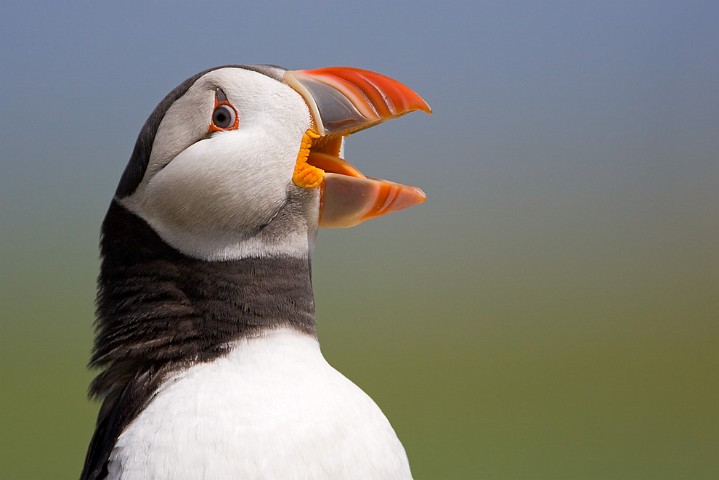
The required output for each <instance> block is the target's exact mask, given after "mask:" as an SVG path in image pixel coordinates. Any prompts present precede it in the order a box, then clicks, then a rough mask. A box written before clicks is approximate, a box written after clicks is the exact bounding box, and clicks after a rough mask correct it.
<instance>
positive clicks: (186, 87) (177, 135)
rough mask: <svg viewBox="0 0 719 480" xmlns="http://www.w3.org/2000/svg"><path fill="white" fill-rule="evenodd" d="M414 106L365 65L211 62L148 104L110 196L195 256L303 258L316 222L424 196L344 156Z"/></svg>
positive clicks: (422, 106) (334, 221)
mask: <svg viewBox="0 0 719 480" xmlns="http://www.w3.org/2000/svg"><path fill="white" fill-rule="evenodd" d="M412 110H424V111H426V112H428V113H429V112H430V109H429V106H428V105H427V104H426V103H425V102H424V100H422V99H421V98H420V97H419V96H418V95H417V94H416V93H414V92H413V91H412V90H410V89H409V88H407V87H405V86H404V85H402V84H400V83H399V82H396V81H394V80H392V79H389V78H387V77H384V76H382V75H379V74H376V73H373V72H368V71H364V70H358V69H353V68H346V67H335V68H326V69H319V70H301V71H290V70H285V69H282V68H279V67H273V66H265V65H260V66H228V67H219V68H215V69H211V70H208V71H205V72H202V73H199V74H197V75H195V76H193V77H191V78H189V79H188V80H186V81H185V82H183V83H182V84H181V85H179V86H178V87H177V88H175V89H174V90H173V91H172V92H170V93H169V94H168V95H167V96H166V97H165V99H164V100H163V101H162V102H160V104H159V105H158V106H157V107H156V108H155V110H154V112H153V113H152V114H151V115H150V118H149V119H148V120H147V122H146V123H145V126H144V127H143V129H142V131H141V132H140V135H139V137H138V140H137V143H136V145H135V149H134V151H133V154H132V157H131V159H130V162H129V164H128V166H127V168H126V169H125V172H124V174H123V176H122V179H121V180H120V184H119V186H118V188H117V192H116V196H115V198H116V200H117V201H118V202H119V203H120V204H122V205H124V206H125V207H126V208H128V209H129V210H130V211H132V212H134V213H135V214H136V215H138V216H139V217H141V218H142V219H144V220H145V221H146V222H147V223H148V224H149V225H151V226H152V228H153V229H154V230H155V231H156V232H157V233H158V234H159V235H160V237H162V238H163V240H164V241H165V242H167V243H168V244H169V245H171V246H172V247H174V248H175V249H177V250H179V251H181V252H182V253H184V254H186V255H189V256H192V257H196V258H202V259H206V260H227V259H234V258H241V257H245V256H266V255H275V254H289V255H293V256H302V255H306V254H307V252H308V250H309V249H310V248H311V244H312V239H313V238H314V234H315V233H316V228H317V226H318V225H319V226H328V227H347V226H352V225H356V224H358V223H360V222H362V221H364V220H366V219H369V218H372V217H376V216H379V215H383V214H384V213H388V212H390V211H393V210H398V209H402V208H406V207H409V206H411V205H414V204H416V203H419V202H421V201H423V200H424V199H425V196H424V193H422V191H421V190H420V189H418V188H415V187H408V186H404V185H400V184H395V183H391V182H387V181H384V180H375V179H368V178H366V177H365V176H364V175H363V174H362V173H360V172H359V170H357V169H356V168H354V167H353V166H352V165H350V164H349V163H348V162H346V161H345V160H343V159H342V158H340V155H341V151H342V145H343V141H344V138H345V137H346V136H347V135H349V134H351V133H354V132H356V131H358V130H362V129H364V128H368V127H370V126H373V125H376V124H378V123H380V122H382V121H384V120H387V119H390V118H394V117H398V116H400V115H403V114H405V113H407V112H410V111H412Z"/></svg>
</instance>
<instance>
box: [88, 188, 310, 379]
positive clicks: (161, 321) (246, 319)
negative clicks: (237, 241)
mask: <svg viewBox="0 0 719 480" xmlns="http://www.w3.org/2000/svg"><path fill="white" fill-rule="evenodd" d="M101 250H102V257H103V258H102V266H101V272H100V278H99V284H100V285H99V293H98V301H97V310H98V312H97V313H98V331H97V337H96V345H95V354H94V356H93V365H95V366H100V367H102V366H106V365H108V364H112V363H113V361H114V360H116V359H123V361H124V360H127V359H129V358H134V359H137V360H139V361H143V360H145V361H188V360H190V361H192V359H200V360H202V359H204V360H209V359H211V358H212V357H214V356H216V355H219V354H221V352H223V351H225V349H226V348H227V346H228V344H229V343H230V342H232V341H234V340H237V339H239V338H241V337H244V336H248V335H254V334H257V333H259V332H260V331H261V330H262V329H265V328H275V327H279V326H290V327H292V328H295V329H297V330H300V331H302V332H306V333H308V334H312V335H314V333H315V322H314V300H313V296H312V286H311V280H310V265H309V259H307V258H305V259H302V258H291V257H266V258H243V259H239V260H232V261H224V262H211V261H206V260H199V259H194V258H190V257H187V256H185V255H183V254H181V253H180V252H178V251H177V250H175V249H173V248H172V247H170V246H168V245H167V244H166V243H164V242H163V241H162V240H161V239H160V237H159V236H158V235H157V234H156V233H155V232H154V231H153V230H152V229H151V228H150V227H149V226H148V225H147V224H146V223H145V222H144V221H143V220H142V219H140V218H139V217H137V216H136V215H134V214H133V213H131V212H129V211H128V210H126V209H125V208H124V207H122V206H120V205H119V204H117V203H116V202H113V203H112V205H111V207H110V211H109V212H108V215H107V217H106V219H105V222H104V224H103V236H102V243H101Z"/></svg>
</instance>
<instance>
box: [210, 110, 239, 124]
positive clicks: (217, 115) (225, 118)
mask: <svg viewBox="0 0 719 480" xmlns="http://www.w3.org/2000/svg"><path fill="white" fill-rule="evenodd" d="M236 120H237V114H236V113H235V110H234V109H233V108H232V107H231V106H229V105H218V106H217V107H215V111H214V112H212V124H213V125H214V126H215V127H217V128H220V129H223V130H224V129H227V128H232V127H234V126H235V121H236Z"/></svg>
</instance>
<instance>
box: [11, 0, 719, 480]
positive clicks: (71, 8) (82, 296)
mask: <svg viewBox="0 0 719 480" xmlns="http://www.w3.org/2000/svg"><path fill="white" fill-rule="evenodd" d="M259 3H262V2H225V3H221V2H192V3H191V2H186V3H183V2H168V1H157V2H139V1H132V2H130V1H124V2H112V3H110V2H90V1H77V2H72V3H70V2H47V3H44V4H41V3H38V2H6V3H5V4H4V5H3V8H2V15H1V16H0V122H1V123H0V168H1V170H0V229H1V231H0V241H1V242H2V244H1V248H0V255H1V257H0V260H1V262H2V263H1V264H0V272H1V273H0V275H1V276H0V282H1V283H0V295H1V302H2V303H1V309H0V316H1V323H0V328H1V330H0V375H1V376H0V388H1V389H2V393H1V394H0V477H1V478H3V479H39V478H74V477H77V475H78V474H79V471H80V468H81V465H82V461H83V457H84V455H85V448H86V445H87V442H88V440H89V437H90V435H91V432H92V430H93V422H94V417H95V414H96V410H97V405H96V404H94V403H91V402H89V401H88V400H87V399H86V396H85V392H86V387H87V383H88V381H89V380H90V378H91V373H89V372H87V371H86V368H85V364H86V361H87V359H88V356H89V352H90V348H91V343H92V326H91V324H92V321H93V297H94V288H95V285H94V282H95V276H96V273H97V268H98V260H97V240H98V229H99V224H100V221H101V219H102V217H103V215H104V213H105V209H106V208H107V205H108V202H109V200H110V197H111V195H112V192H113V191H114V189H115V186H116V183H117V181H118V179H119V176H120V173H121V172H122V170H123V168H124V166H125V163H126V161H127V159H128V158H129V155H130V152H131V150H132V147H133V144H134V141H135V136H136V135H137V133H138V131H139V129H140V127H141V126H142V124H143V122H144V121H145V118H146V116H147V115H148V114H149V112H150V111H151V110H152V109H153V107H154V106H155V104H156V103H157V102H159V100H160V99H161V98H162V97H163V96H164V95H165V94H166V93H167V92H168V91H169V90H170V89H172V88H173V87H174V86H175V85H176V84H178V83H179V82H181V81H182V80H183V79H185V78H186V77H188V76H190V75H191V74H193V73H195V72H197V71H199V70H202V69H204V68H206V67H210V66H214V65H218V64H226V63H275V64H279V65H283V66H286V67H289V68H315V67H321V66H330V65H351V66H357V67H362V68H367V69H372V70H375V71H378V72H381V73H384V74H387V75H390V76H393V77H395V78H397V79H399V80H401V81H403V82H405V83H407V84H409V85H410V86H412V87H413V88H415V89H416V90H417V91H418V92H420V93H421V94H422V95H423V96H424V97H425V98H426V99H427V101H428V102H429V103H430V104H431V105H432V106H433V108H434V115H433V116H431V117H430V116H426V115H421V114H412V115H410V116H407V117H404V118H402V119H399V120H396V121H393V122H390V123H388V124H385V125H382V126H381V127H378V128H376V129H372V130H369V131H366V132H362V133H361V134H358V135H357V136H355V137H353V138H352V139H351V140H350V142H349V144H348V148H347V158H348V159H350V160H351V161H353V162H354V163H356V164H357V165H358V166H359V167H360V168H362V169H363V170H364V171H366V172H367V173H368V174H370V175H374V176H381V177H384V178H389V179H395V180H398V181H401V182H404V183H409V184H415V185H420V186H422V187H423V188H424V189H425V190H426V192H427V193H428V195H429V200H428V201H427V202H426V203H425V204H423V205H421V206H418V207H415V208H413V209H411V210H408V211H406V212H402V213H399V214H395V215H392V216H389V217H385V218H381V219H378V220H376V221H373V222H371V223H368V224H365V225H362V226H360V227H357V228H354V229H350V230H343V231H322V232H321V234H320V238H319V241H318V245H317V250H316V260H315V269H314V281H315V291H316V300H317V307H318V308H317V310H318V311H317V317H318V322H319V332H320V339H321V341H322V346H323V350H324V352H325V355H326V356H327V357H328V359H329V360H330V362H331V363H333V364H334V365H335V366H336V367H337V368H338V369H339V370H340V371H342V372H343V373H345V374H346V375H347V376H348V377H349V378H351V379H353V380H354V381H355V382H356V383H357V384H359V385H360V386H361V387H362V388H363V389H365V390H366V391H367V392H368V393H369V394H370V395H371V396H372V397H373V398H374V399H375V400H376V401H377V403H378V404H379V405H380V406H381V407H382V408H383V410H384V411H385V413H386V414H387V416H388V417H389V418H390V419H391V421H392V423H393V425H394V426H395V428H396V430H397V432H398V434H399V436H400V437H401V438H402V440H403V442H404V444H405V446H406V448H407V452H408V454H409V457H410V460H411V463H412V465H413V471H414V474H415V477H416V478H417V479H449V480H453V479H508V480H517V479H613V480H616V479H677V478H686V479H694V480H696V479H714V478H719V385H718V384H719V376H718V371H719V254H718V253H717V245H718V244H719V203H718V201H719V6H718V4H717V3H716V2H712V1H705V2H702V1H674V2H671V1H626V0H624V1H606V2H582V1H548V2H535V1H528V0H527V1H503V2H499V1H498V2H483V1H471V2H470V1H467V2H447V1H445V2H436V1H435V2H424V1H411V2H410V1H406V2H388V1H355V2H344V3H338V2H330V1H322V0H317V1H314V2H312V3H306V4H301V3H299V2H289V1H287V2H278V3H277V2H265V3H264V4H262V5H259Z"/></svg>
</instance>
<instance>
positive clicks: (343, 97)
mask: <svg viewBox="0 0 719 480" xmlns="http://www.w3.org/2000/svg"><path fill="white" fill-rule="evenodd" d="M411 111H424V112H427V113H431V109H430V107H429V105H428V104H427V103H426V102H425V101H424V100H423V99H422V98H421V97H420V96H419V95H418V94H417V93H415V92H414V91H413V90H411V89H410V88H409V87H407V86H405V85H404V84H402V83H400V82H398V81H396V80H393V79H391V78H389V77H386V76H384V75H381V74H378V73H375V72H372V71H368V70H362V69H357V68H352V67H329V68H319V69H312V70H288V69H284V68H281V67H278V66H274V65H227V66H221V67H215V68H211V69H208V70H205V71H202V72H200V73H198V74H196V75H194V76H192V77H190V78H188V79H187V80H185V81H184V82H182V83H181V84H180V85H178V86H177V87H176V88H175V89H173V90H172V91H171V92H170V93H169V94H168V95H167V96H166V97H165V98H164V99H163V100H162V101H161V102H160V103H159V104H158V105H157V107H156V108H155V109H154V111H153V112H152V113H151V114H150V116H149V118H148V119H147V121H146V123H145V124H144V126H143V127H142V129H141V131H140V133H139V135H138V137H137V141H136V143H135V147H134V149H133V151H132V154H131V156H130V160H129V162H128V164H127V166H126V168H125V170H124V172H123V174H122V176H121V178H120V181H119V184H118V186H117V189H116V191H115V194H114V196H113V198H112V200H111V203H110V206H109V209H108V211H107V214H106V216H105V218H104V220H103V222H102V227H101V235H100V254H101V257H100V258H101V263H100V274H99V276H98V294H97V300H96V321H95V342H94V347H93V352H92V357H91V360H90V366H91V367H92V368H94V369H96V370H98V371H99V373H98V374H97V376H96V377H95V378H94V379H93V381H92V382H91V384H90V389H89V390H90V395H91V397H93V398H95V399H97V400H99V401H100V408H99V413H98V417H97V422H96V428H95V432H94V434H93V436H92V439H91V441H90V444H89V447H88V450H87V455H86V458H85V462H84V467H83V470H82V473H81V479H82V480H89V479H111V480H136V479H174V480H178V479H180V480H182V479H193V480H197V479H230V478H232V479H244V480H251V479H283V480H293V479H314V480H321V479H335V480H342V479H347V480H349V479H375V480H377V479H387V480H389V479H392V480H398V479H411V478H412V474H411V471H410V467H409V462H408V459H407V455H406V453H405V450H404V448H403V446H402V444H401V442H400V441H399V439H398V437H397V435H396V433H395V431H394V429H393V428H392V426H391V425H390V423H389V421H388V420H387V418H386V417H385V415H384V414H383V413H382V411H381V410H380V408H379V407H378V406H377V405H376V403H375V402H374V401H373V400H372V399H371V398H370V397H369V396H368V395H367V394H365V393H364V392H363V391H362V390H361V389H360V388H359V387H357V386H356V385H355V384H354V383H352V382H351V381H350V380H348V379H347V378H346V377H344V376H343V375H342V374H341V373H339V372H338V371H337V370H335V369H334V368H333V367H332V366H330V364H329V363H328V362H327V361H326V360H325V358H324V357H323V355H322V352H321V350H320V346H319V342H318V338H317V332H316V324H315V315H314V313H315V306H314V299H313V292H312V278H311V272H312V269H311V259H312V253H313V248H314V242H315V237H316V235H317V231H318V229H319V227H329V228H332V227H335V228H344V227H352V226H355V225H357V224H360V223H362V222H364V221H366V220H369V219H372V218H375V217H378V216H381V215H385V214H387V213H389V212H393V211H397V210H401V209H404V208H407V207H410V206H413V205H416V204H419V203H421V202H423V201H424V200H425V198H426V196H425V194H424V193H423V191H422V190H421V189H419V188H417V187H413V186H408V185H403V184H400V183H394V182H390V181H387V180H382V179H377V178H371V177H367V176H366V175H364V174H363V173H362V172H361V171H360V170H359V169H358V168H356V167H355V166H354V165H352V164H351V163H349V162H348V161H347V160H345V159H344V158H343V156H344V154H343V152H344V142H345V139H346V138H347V137H348V136H349V135H351V134H354V133H356V132H358V131H360V130H363V129H365V128H368V127H372V126H374V125H377V124H379V123H381V122H383V121H386V120H388V119H392V118H396V117H399V116H401V115H404V114H406V113H408V112H411Z"/></svg>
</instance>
